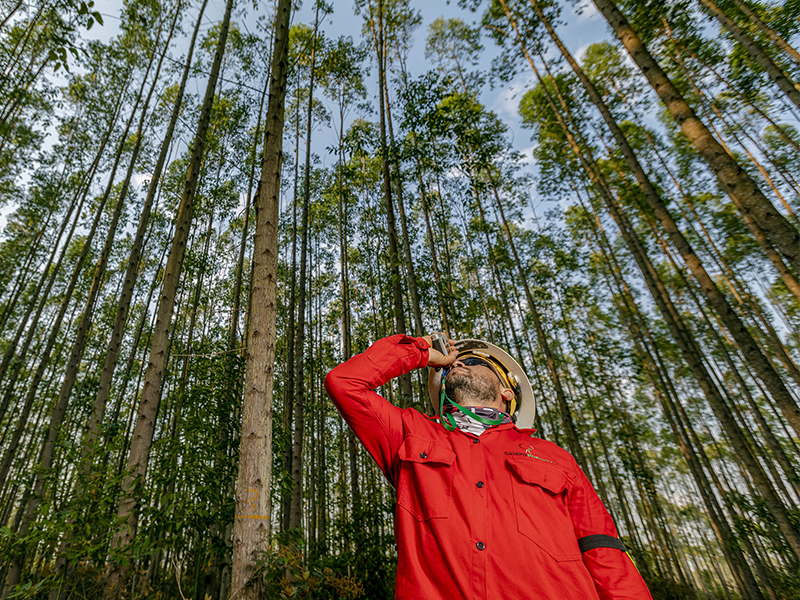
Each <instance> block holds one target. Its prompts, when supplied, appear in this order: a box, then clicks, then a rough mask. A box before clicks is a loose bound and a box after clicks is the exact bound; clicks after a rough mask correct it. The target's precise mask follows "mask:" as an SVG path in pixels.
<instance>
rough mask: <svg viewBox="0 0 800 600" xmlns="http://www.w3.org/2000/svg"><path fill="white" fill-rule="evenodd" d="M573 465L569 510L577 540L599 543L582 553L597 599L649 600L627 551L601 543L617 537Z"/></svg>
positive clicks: (611, 522)
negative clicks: (574, 478)
mask: <svg viewBox="0 0 800 600" xmlns="http://www.w3.org/2000/svg"><path fill="white" fill-rule="evenodd" d="M575 468H576V470H577V472H578V480H577V481H576V482H575V484H574V486H573V488H572V490H571V491H570V496H569V512H570V516H571V518H572V525H573V527H574V529H575V537H577V538H578V540H579V543H580V540H581V539H584V541H585V542H591V541H597V543H598V544H600V545H599V547H595V548H592V549H590V550H586V551H585V552H583V564H584V565H586V569H587V570H588V571H589V573H590V574H591V576H592V579H593V580H594V586H595V589H596V590H597V595H598V596H599V597H600V600H652V596H651V595H650V591H649V590H648V589H647V585H646V584H645V582H644V580H643V579H642V576H641V575H640V574H639V571H638V570H637V569H636V566H635V565H634V564H633V561H632V560H631V557H630V556H628V553H627V552H625V551H623V550H621V549H619V548H613V547H608V546H604V545H603V544H604V543H611V544H613V543H614V540H615V539H618V534H617V529H616V527H614V522H613V520H612V519H611V515H609V514H608V511H607V510H606V507H605V506H604V505H603V502H602V500H600V498H599V497H598V496H597V492H595V490H594V488H593V487H592V484H591V483H590V482H589V480H588V479H587V478H586V475H584V473H583V471H581V470H580V468H579V467H578V466H577V465H576V467H575ZM590 536H601V537H597V538H591V537H590ZM602 536H608V538H603V537H602Z"/></svg>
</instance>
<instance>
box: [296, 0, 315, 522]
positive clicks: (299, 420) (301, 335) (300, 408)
mask: <svg viewBox="0 0 800 600" xmlns="http://www.w3.org/2000/svg"><path fill="white" fill-rule="evenodd" d="M319 9H320V2H319V1H318V2H316V12H315V17H314V34H313V37H312V39H311V65H310V69H311V70H310V72H309V83H308V112H307V113H306V168H305V172H304V173H303V210H302V213H301V217H300V231H301V238H300V278H299V280H298V284H297V287H298V298H297V334H296V337H295V340H294V358H295V361H296V363H295V365H293V367H294V369H295V374H294V386H295V387H294V436H293V438H292V500H291V503H290V505H289V529H295V528H298V527H300V524H301V512H302V502H303V430H304V426H305V411H304V402H305V365H304V363H305V341H306V339H305V336H306V292H307V290H306V285H307V282H306V279H307V277H308V236H309V231H308V229H309V223H308V210H309V206H310V204H311V167H312V165H311V126H312V116H313V111H312V109H313V106H314V81H315V78H316V59H317V32H318V27H319Z"/></svg>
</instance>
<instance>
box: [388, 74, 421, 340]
mask: <svg viewBox="0 0 800 600" xmlns="http://www.w3.org/2000/svg"><path fill="white" fill-rule="evenodd" d="M383 84H384V89H383V100H384V102H385V103H386V125H387V126H388V129H389V145H390V147H391V155H392V167H393V168H394V179H395V190H396V191H397V209H398V212H399V213H400V233H401V234H402V237H403V253H404V255H405V263H406V269H407V270H408V277H407V279H408V291H409V294H410V295H411V311H412V313H413V314H414V335H416V336H422V335H425V334H424V331H423V329H424V328H423V325H422V310H421V308H420V303H419V291H418V290H417V274H416V272H415V271H414V260H413V258H412V256H411V242H410V240H409V236H408V225H407V223H406V209H405V205H404V202H403V178H402V176H401V173H400V157H399V156H398V155H397V149H396V148H395V142H394V131H393V129H392V111H391V104H390V103H389V86H388V85H387V83H386V76H385V75H384V78H383Z"/></svg>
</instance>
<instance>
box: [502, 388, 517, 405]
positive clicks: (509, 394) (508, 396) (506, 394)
mask: <svg viewBox="0 0 800 600" xmlns="http://www.w3.org/2000/svg"><path fill="white" fill-rule="evenodd" d="M500 396H501V397H502V398H503V402H511V401H512V400H513V399H514V390H511V389H508V388H503V389H502V390H501V391H500Z"/></svg>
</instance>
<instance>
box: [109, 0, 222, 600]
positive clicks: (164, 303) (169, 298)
mask: <svg viewBox="0 0 800 600" xmlns="http://www.w3.org/2000/svg"><path fill="white" fill-rule="evenodd" d="M232 10H233V0H228V1H227V3H226V5H225V14H224V16H223V19H222V25H221V28H220V33H219V38H218V41H217V47H216V51H215V54H214V62H213V64H212V68H211V73H210V75H209V80H208V84H207V87H206V91H205V97H204V99H203V105H202V108H201V112H200V117H199V120H198V127H197V132H196V134H195V137H194V140H193V143H192V153H191V159H190V162H189V168H188V171H187V173H186V181H185V185H184V189H183V194H182V196H181V201H180V205H179V207H178V213H177V215H176V225H175V237H174V238H173V241H172V247H171V249H170V253H169V257H168V258H167V265H166V268H165V271H164V283H163V287H162V290H161V295H160V298H159V302H158V307H157V320H156V326H155V330H154V332H153V339H152V342H151V350H150V362H149V364H148V367H147V374H146V377H145V381H144V387H143V389H142V395H141V399H140V402H139V418H138V419H137V421H136V427H135V429H134V433H133V439H132V443H131V448H130V454H129V457H128V461H127V467H126V470H127V474H126V476H125V479H124V481H123V485H122V498H121V500H120V502H119V507H118V509H117V517H118V519H119V520H120V522H121V523H122V525H121V526H120V527H119V529H118V530H117V532H116V533H115V534H114V538H113V540H112V542H111V552H112V560H111V561H110V562H109V567H108V572H107V578H106V595H107V596H109V597H111V596H113V595H115V594H118V593H120V592H121V591H122V590H124V589H125V587H126V585H127V581H128V577H129V574H130V563H128V562H127V561H124V560H119V561H118V560H117V557H116V556H115V555H116V554H117V553H118V552H128V551H129V550H130V549H129V546H130V544H131V542H132V541H133V539H134V538H135V536H136V529H137V524H138V507H139V497H140V495H141V493H142V491H141V487H142V485H143V482H144V476H145V473H146V472H147V465H148V461H149V457H150V448H151V444H152V440H153V432H154V429H155V421H156V416H157V414H158V405H159V402H160V399H161V386H162V381H163V370H164V363H165V359H166V351H167V345H168V343H169V331H170V322H171V320H172V313H173V309H174V305H175V291H176V289H177V286H178V282H179V279H180V273H181V266H182V263H183V257H184V252H185V249H186V240H187V238H188V236H189V231H190V228H191V222H192V210H193V207H194V199H195V193H196V190H197V183H198V177H199V174H200V173H199V171H200V167H201V162H202V159H203V154H204V150H205V139H206V136H207V134H208V126H209V123H210V118H211V109H212V107H213V103H214V98H215V91H216V88H217V79H218V76H219V71H220V67H221V65H222V58H223V56H224V54H225V44H226V41H227V36H228V29H229V27H230V20H231V12H232Z"/></svg>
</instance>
